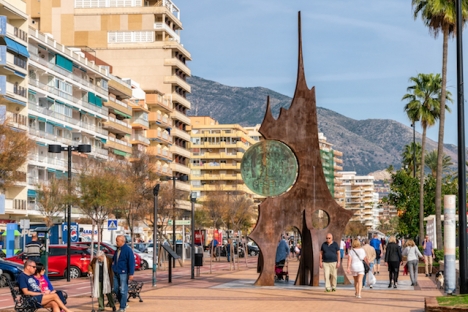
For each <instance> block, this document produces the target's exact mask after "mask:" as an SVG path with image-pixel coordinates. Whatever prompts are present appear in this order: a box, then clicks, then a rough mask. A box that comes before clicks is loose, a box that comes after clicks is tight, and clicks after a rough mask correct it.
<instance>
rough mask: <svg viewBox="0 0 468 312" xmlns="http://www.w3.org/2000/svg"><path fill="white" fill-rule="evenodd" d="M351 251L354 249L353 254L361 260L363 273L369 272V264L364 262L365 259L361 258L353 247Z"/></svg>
mask: <svg viewBox="0 0 468 312" xmlns="http://www.w3.org/2000/svg"><path fill="white" fill-rule="evenodd" d="M353 251H354V254H355V255H356V256H357V257H358V259H359V260H361V261H362V264H363V265H364V273H366V274H367V273H369V271H370V267H369V265H368V264H367V263H366V261H364V260H362V259H361V258H360V257H359V255H358V254H357V252H356V250H354V249H353Z"/></svg>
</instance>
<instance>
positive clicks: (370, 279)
mask: <svg viewBox="0 0 468 312" xmlns="http://www.w3.org/2000/svg"><path fill="white" fill-rule="evenodd" d="M367 283H368V284H369V285H372V286H374V285H375V283H377V279H376V278H375V276H374V274H372V272H369V273H367Z"/></svg>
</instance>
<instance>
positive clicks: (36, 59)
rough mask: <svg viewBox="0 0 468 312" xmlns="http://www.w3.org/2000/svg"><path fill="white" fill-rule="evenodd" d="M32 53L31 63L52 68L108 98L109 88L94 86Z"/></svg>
mask: <svg viewBox="0 0 468 312" xmlns="http://www.w3.org/2000/svg"><path fill="white" fill-rule="evenodd" d="M30 50H31V51H30V53H29V59H30V60H31V61H34V62H37V63H39V64H41V65H43V66H45V67H47V68H50V69H52V70H54V71H55V72H58V73H59V74H61V75H62V76H65V77H67V78H70V79H72V80H73V81H75V82H77V83H79V84H82V85H84V86H85V87H88V88H90V89H92V90H94V91H96V92H99V93H100V94H101V95H102V96H103V97H107V95H108V93H109V91H108V89H107V88H103V87H101V86H98V85H95V84H92V83H90V82H89V81H87V80H85V79H83V78H81V77H79V76H77V75H75V74H73V73H71V72H69V71H67V70H65V69H63V68H61V67H60V66H57V65H55V64H54V63H51V62H49V61H47V60H45V59H43V58H41V57H39V56H38V55H36V54H34V52H32V49H30Z"/></svg>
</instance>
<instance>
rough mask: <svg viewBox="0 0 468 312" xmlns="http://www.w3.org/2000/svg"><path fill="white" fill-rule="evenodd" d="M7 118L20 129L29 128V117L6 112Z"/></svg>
mask: <svg viewBox="0 0 468 312" xmlns="http://www.w3.org/2000/svg"><path fill="white" fill-rule="evenodd" d="M6 117H7V118H8V119H9V121H10V123H12V124H13V125H15V124H16V125H17V126H18V127H19V128H23V129H24V128H27V127H28V116H25V115H20V114H17V113H11V112H6ZM25 130H26V129H25Z"/></svg>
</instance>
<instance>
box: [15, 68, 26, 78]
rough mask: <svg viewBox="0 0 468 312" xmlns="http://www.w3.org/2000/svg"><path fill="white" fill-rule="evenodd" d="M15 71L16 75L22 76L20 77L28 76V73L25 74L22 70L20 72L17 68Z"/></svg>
mask: <svg viewBox="0 0 468 312" xmlns="http://www.w3.org/2000/svg"><path fill="white" fill-rule="evenodd" d="M14 73H15V75H17V76H20V77H22V78H24V77H26V74H23V73H22V72H19V71H17V70H15V72H14Z"/></svg>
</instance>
